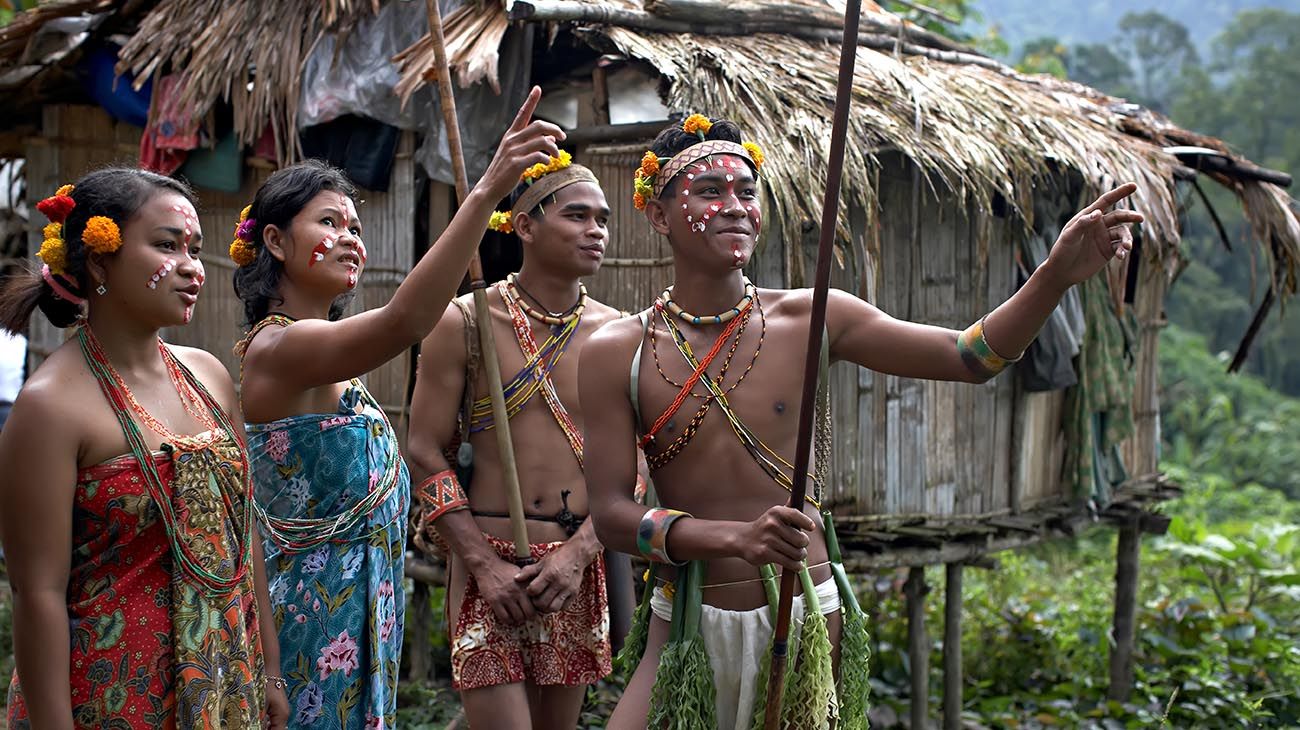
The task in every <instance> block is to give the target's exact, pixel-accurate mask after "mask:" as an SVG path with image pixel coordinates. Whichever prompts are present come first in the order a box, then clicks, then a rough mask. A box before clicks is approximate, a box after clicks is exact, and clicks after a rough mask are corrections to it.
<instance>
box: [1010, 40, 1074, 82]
mask: <svg viewBox="0 0 1300 730" xmlns="http://www.w3.org/2000/svg"><path fill="white" fill-rule="evenodd" d="M1067 53H1068V50H1067V49H1066V47H1065V46H1064V45H1062V44H1061V42H1060V41H1058V40H1056V39H1055V38H1039V39H1036V40H1032V41H1029V42H1028V43H1026V44H1025V46H1024V48H1022V49H1021V51H1020V59H1019V60H1018V61H1016V68H1017V69H1018V70H1020V71H1024V72H1025V73H1037V74H1050V75H1052V76H1055V77H1057V78H1058V79H1063V78H1066V77H1067V76H1069V71H1068V69H1067V68H1066V63H1067V59H1066V54H1067Z"/></svg>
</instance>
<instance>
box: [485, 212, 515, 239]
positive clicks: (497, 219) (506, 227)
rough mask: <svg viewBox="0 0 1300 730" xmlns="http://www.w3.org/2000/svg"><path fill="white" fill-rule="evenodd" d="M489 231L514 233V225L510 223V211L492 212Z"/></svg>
mask: <svg viewBox="0 0 1300 730" xmlns="http://www.w3.org/2000/svg"><path fill="white" fill-rule="evenodd" d="M488 230H492V231H496V232H498V233H514V232H515V227H514V224H513V223H511V222H510V213H509V211H504V210H495V211H492V217H491V218H489V219H488Z"/></svg>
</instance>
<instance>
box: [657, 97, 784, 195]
mask: <svg viewBox="0 0 1300 730" xmlns="http://www.w3.org/2000/svg"><path fill="white" fill-rule="evenodd" d="M711 129H713V122H711V121H709V118H708V117H706V116H704V115H703V114H692V115H690V116H688V117H686V120H685V121H683V122H682V131H683V132H686V133H687V134H694V135H696V136H697V137H699V138H700V141H699V143H698V144H693V145H691V146H690V147H687V148H686V149H684V150H682V151H681V152H678V153H677V154H675V155H673V156H672V157H670V158H667V157H659V156H658V155H656V154H655V153H654V152H652V151H650V150H646V153H645V154H644V155H643V156H642V157H641V166H640V167H638V168H637V170H636V176H635V177H634V178H633V180H632V204H633V205H635V206H636V209H637V210H645V205H646V203H647V202H648V201H649V200H651V199H652V198H657V197H659V196H660V195H661V194H662V193H663V191H664V188H666V187H668V183H670V182H672V179H673V178H675V177H677V175H679V174H680V173H681V172H682V170H684V169H686V166H687V165H689V164H691V163H692V162H695V161H696V160H700V159H703V158H705V157H709V156H710V155H722V154H725V155H736V156H737V157H740V158H743V159H745V160H747V161H748V162H749V164H750V166H751V167H753V168H754V174H755V175H757V174H758V173H759V172H760V171H761V170H762V169H763V161H764V156H763V150H762V148H760V147H759V146H758V145H757V144H755V143H753V142H743V143H741V144H736V143H735V142H728V141H726V140H720V139H715V140H710V139H706V138H705V135H707V134H708V133H709V130H711Z"/></svg>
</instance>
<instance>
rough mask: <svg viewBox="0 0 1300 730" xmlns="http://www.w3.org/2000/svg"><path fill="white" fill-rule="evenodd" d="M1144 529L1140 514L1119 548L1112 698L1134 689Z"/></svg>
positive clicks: (1109, 693) (1122, 531)
mask: <svg viewBox="0 0 1300 730" xmlns="http://www.w3.org/2000/svg"><path fill="white" fill-rule="evenodd" d="M1141 554H1142V531H1141V529H1140V528H1139V525H1138V520H1137V519H1136V518H1134V519H1132V520H1130V521H1128V522H1127V523H1126V524H1124V525H1123V526H1122V527H1121V528H1120V531H1119V543H1118V545H1117V546H1116V549H1115V615H1114V619H1113V623H1112V627H1111V636H1112V640H1113V642H1114V643H1113V644H1112V648H1111V652H1110V686H1109V688H1108V689H1107V691H1106V696H1107V698H1108V699H1111V700H1115V701H1117V702H1128V700H1129V697H1130V696H1131V695H1132V693H1133V646H1134V635H1135V628H1136V616H1137V600H1138V599H1137V589H1138V564H1139V561H1140V559H1141Z"/></svg>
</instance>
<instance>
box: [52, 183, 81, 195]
mask: <svg viewBox="0 0 1300 730" xmlns="http://www.w3.org/2000/svg"><path fill="white" fill-rule="evenodd" d="M75 189H76V188H75V187H73V186H71V185H64V186H63V187H61V188H59V189H58V190H55V191H54V194H55V195H72V191H73V190H75Z"/></svg>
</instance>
